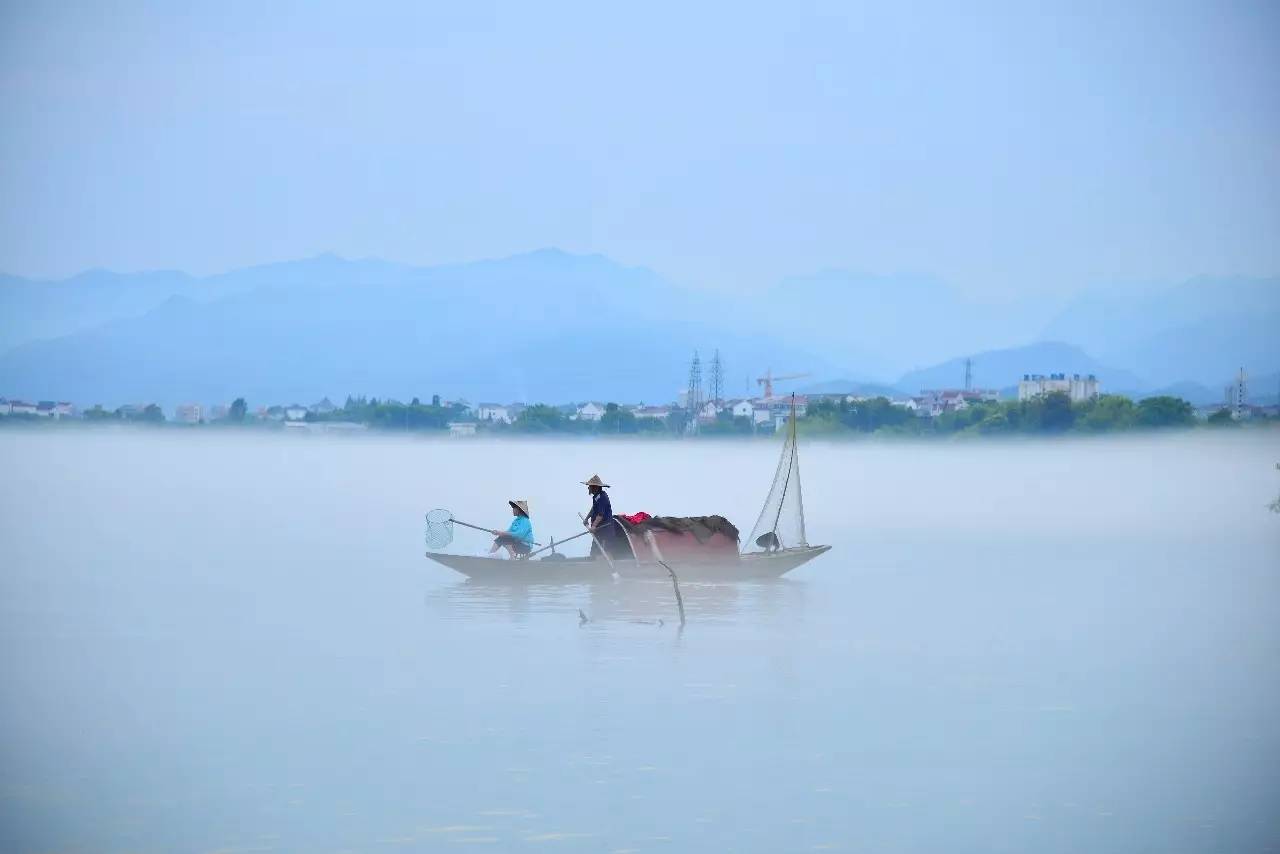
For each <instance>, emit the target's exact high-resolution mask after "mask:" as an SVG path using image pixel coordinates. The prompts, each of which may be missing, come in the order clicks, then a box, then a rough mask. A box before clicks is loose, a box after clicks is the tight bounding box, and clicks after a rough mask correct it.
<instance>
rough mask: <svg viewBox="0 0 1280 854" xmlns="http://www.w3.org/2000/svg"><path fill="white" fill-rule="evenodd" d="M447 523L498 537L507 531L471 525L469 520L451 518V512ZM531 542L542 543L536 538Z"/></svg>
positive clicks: (536, 544) (537, 544)
mask: <svg viewBox="0 0 1280 854" xmlns="http://www.w3.org/2000/svg"><path fill="white" fill-rule="evenodd" d="M449 524H451V525H461V526H462V527H464V528H470V529H471V530H473V531H483V532H484V533H486V534H493V535H494V536H495V537H500V536H502V535H503V534H505V533H507V532H506V531H495V530H494V529H493V528H483V527H481V526H479V525H472V524H471V523H470V522H464V521H462V520H461V519H455V518H453V514H452V513H450V514H449ZM532 542H533V545H535V546H540V545H542V543H539V542H537V541H536V540H534V541H532Z"/></svg>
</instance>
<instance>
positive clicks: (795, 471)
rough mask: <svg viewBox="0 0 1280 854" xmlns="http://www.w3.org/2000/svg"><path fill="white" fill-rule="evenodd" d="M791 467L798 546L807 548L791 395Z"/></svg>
mask: <svg viewBox="0 0 1280 854" xmlns="http://www.w3.org/2000/svg"><path fill="white" fill-rule="evenodd" d="M791 467H792V469H793V474H794V475H795V479H796V505H797V506H798V507H799V508H800V545H802V546H808V545H809V540H808V538H807V537H806V536H805V533H804V492H803V491H801V489H800V445H799V444H798V443H797V442H796V396H795V393H794V392H793V393H792V395H791Z"/></svg>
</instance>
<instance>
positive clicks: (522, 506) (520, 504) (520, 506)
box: [507, 498, 529, 516]
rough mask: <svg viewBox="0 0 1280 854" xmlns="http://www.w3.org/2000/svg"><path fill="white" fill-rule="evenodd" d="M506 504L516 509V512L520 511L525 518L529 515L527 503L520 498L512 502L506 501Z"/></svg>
mask: <svg viewBox="0 0 1280 854" xmlns="http://www.w3.org/2000/svg"><path fill="white" fill-rule="evenodd" d="M507 503H508V504H510V505H511V506H512V507H514V508H516V509H517V510H519V511H520V512H521V513H523V514H524V515H526V516H528V515H529V502H528V501H525V500H524V499H521V498H517V499H516V500H514V501H508V502H507Z"/></svg>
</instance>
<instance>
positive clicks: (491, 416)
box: [476, 403, 515, 424]
mask: <svg viewBox="0 0 1280 854" xmlns="http://www.w3.org/2000/svg"><path fill="white" fill-rule="evenodd" d="M476 418H478V419H480V420H481V421H498V422H501V423H503V424H510V423H511V422H512V421H513V420H515V419H513V418H512V416H511V412H510V410H508V409H507V407H505V406H503V405H502V404H501V403H477V404H476Z"/></svg>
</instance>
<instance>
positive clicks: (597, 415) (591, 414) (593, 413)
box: [575, 401, 604, 421]
mask: <svg viewBox="0 0 1280 854" xmlns="http://www.w3.org/2000/svg"><path fill="white" fill-rule="evenodd" d="M575 417H576V418H577V419H578V420H579V421H599V420H600V419H601V418H603V417H604V404H603V403H596V402H595V401H591V402H588V403H584V404H582V405H581V406H579V407H578V411H577V413H575Z"/></svg>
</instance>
